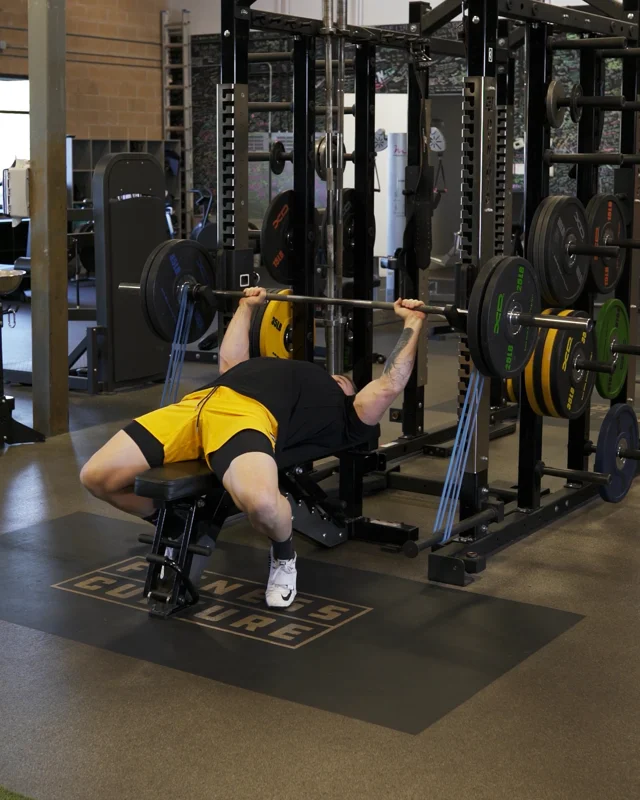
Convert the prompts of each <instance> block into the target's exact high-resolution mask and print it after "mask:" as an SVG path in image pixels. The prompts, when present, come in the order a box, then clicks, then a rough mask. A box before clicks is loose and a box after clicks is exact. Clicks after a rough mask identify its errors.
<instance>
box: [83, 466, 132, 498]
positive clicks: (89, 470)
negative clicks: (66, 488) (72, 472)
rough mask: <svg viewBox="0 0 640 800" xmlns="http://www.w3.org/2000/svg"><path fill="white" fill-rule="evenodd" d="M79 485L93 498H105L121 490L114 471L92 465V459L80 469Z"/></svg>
mask: <svg viewBox="0 0 640 800" xmlns="http://www.w3.org/2000/svg"><path fill="white" fill-rule="evenodd" d="M80 483H81V484H82V485H83V486H84V488H85V489H87V491H89V492H91V494H92V495H94V496H95V497H107V496H108V495H110V494H114V493H115V492H117V491H119V490H120V489H121V488H122V486H120V480H119V477H118V475H117V474H116V473H115V471H114V470H109V469H108V468H107V467H106V466H105V465H99V464H96V463H94V462H93V459H91V460H89V461H87V463H86V464H85V465H84V467H83V468H82V469H81V471H80Z"/></svg>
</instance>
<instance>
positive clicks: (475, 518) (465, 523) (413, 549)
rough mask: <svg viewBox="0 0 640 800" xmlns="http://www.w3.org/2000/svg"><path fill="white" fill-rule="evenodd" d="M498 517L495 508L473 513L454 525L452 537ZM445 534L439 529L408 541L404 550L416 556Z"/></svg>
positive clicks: (409, 554)
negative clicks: (426, 535)
mask: <svg viewBox="0 0 640 800" xmlns="http://www.w3.org/2000/svg"><path fill="white" fill-rule="evenodd" d="M497 519H498V512H497V510H496V509H495V508H487V509H485V511H479V512H478V513H477V514H472V516H470V517H467V518H466V519H463V520H461V521H460V522H458V523H457V524H456V525H454V526H453V528H452V529H451V537H450V538H451V539H455V537H456V536H459V535H460V534H461V533H465V531H468V530H471V528H477V527H478V526H479V525H488V524H489V523H490V522H494V521H495V520H497ZM443 536H444V531H438V532H437V533H434V534H433V535H432V536H429V537H428V538H427V539H418V540H417V541H414V542H412V541H407V542H405V543H404V544H403V545H402V552H403V553H404V554H405V556H407V558H416V556H418V555H419V554H420V553H421V552H422V551H423V550H428V549H429V548H430V547H433V546H434V545H437V544H440V542H441V541H442V537H443Z"/></svg>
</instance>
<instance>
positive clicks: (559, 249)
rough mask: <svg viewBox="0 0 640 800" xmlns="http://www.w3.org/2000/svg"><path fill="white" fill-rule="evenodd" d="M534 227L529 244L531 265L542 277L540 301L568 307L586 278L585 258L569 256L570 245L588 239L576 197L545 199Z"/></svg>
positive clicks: (583, 242)
mask: <svg viewBox="0 0 640 800" xmlns="http://www.w3.org/2000/svg"><path fill="white" fill-rule="evenodd" d="M542 204H543V205H544V206H545V207H546V209H547V213H546V214H545V212H544V211H543V212H542V214H543V215H544V216H541V218H540V221H539V223H538V225H537V227H536V231H535V238H536V242H535V243H534V245H533V255H534V258H535V259H536V261H535V263H534V266H535V267H536V269H537V270H538V273H539V275H541V276H542V280H541V285H542V291H543V295H544V299H545V300H546V301H547V302H549V303H554V304H557V305H560V306H568V305H570V304H571V303H572V302H573V301H574V300H575V299H576V298H577V297H579V296H580V294H581V293H582V291H583V289H584V285H585V283H586V280H587V277H588V275H589V257H588V256H578V255H569V253H568V248H569V247H570V246H571V245H585V244H587V242H588V240H589V235H588V223H587V217H586V214H585V211H584V207H583V205H582V203H581V202H580V201H579V200H578V199H577V198H576V197H568V196H561V197H556V198H551V197H548V198H547V199H546V200H544V201H543V203H542Z"/></svg>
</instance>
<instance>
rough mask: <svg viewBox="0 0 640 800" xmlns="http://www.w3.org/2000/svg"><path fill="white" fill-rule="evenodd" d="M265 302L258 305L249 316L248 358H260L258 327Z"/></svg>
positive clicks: (262, 316)
mask: <svg viewBox="0 0 640 800" xmlns="http://www.w3.org/2000/svg"><path fill="white" fill-rule="evenodd" d="M267 305H268V303H267V304H265V305H263V306H259V307H258V309H257V310H256V311H255V312H254V314H253V317H252V318H251V325H250V326H249V358H260V328H261V327H262V320H263V319H264V312H265V310H266V308H267Z"/></svg>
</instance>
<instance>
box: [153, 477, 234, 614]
mask: <svg viewBox="0 0 640 800" xmlns="http://www.w3.org/2000/svg"><path fill="white" fill-rule="evenodd" d="M232 505H233V504H232V501H231V498H230V497H229V495H228V494H227V493H226V492H225V491H224V490H220V491H218V492H215V493H213V494H212V495H208V496H207V497H197V498H190V499H187V500H183V501H178V502H175V503H166V504H165V505H163V506H162V508H161V509H160V513H159V515H158V521H157V523H156V530H155V534H154V535H153V536H151V535H149V534H141V535H140V536H139V537H138V539H139V541H141V542H144V543H146V544H151V552H150V553H149V554H148V555H147V561H148V562H149V569H148V571H147V579H146V582H145V587H144V594H145V597H146V598H147V599H148V603H149V614H150V615H151V616H154V617H161V618H163V619H166V618H167V617H170V616H172V615H173V614H176V613H177V612H179V611H183V610H184V609H187V608H190V607H191V606H194V605H196V604H197V603H198V601H199V599H200V596H199V593H198V590H197V589H196V587H195V586H194V585H193V583H192V581H191V579H190V577H189V573H190V571H191V565H192V561H193V556H194V555H199V556H210V555H211V548H210V547H206V546H201V545H198V544H197V539H198V535H199V534H200V533H201V531H200V529H201V527H204V526H201V524H200V523H207V525H206V533H207V534H208V535H209V536H210V537H211V538H212V539H213V540H214V542H215V541H216V539H217V537H218V534H219V533H220V529H221V528H222V526H223V524H224V522H225V520H226V518H227V516H228V514H229V510H230V509H231V507H232ZM176 510H180V511H182V512H183V513H184V512H186V515H187V516H186V519H185V522H184V528H183V531H182V534H181V535H180V536H179V537H178V538H173V537H172V535H171V534H170V533H169V532H168V531H167V528H168V526H169V522H170V520H171V519H172V518H175V516H174V512H175V511H176ZM167 548H172V549H173V550H174V553H173V554H172V555H168V554H167ZM175 551H177V553H176V552H175Z"/></svg>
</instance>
